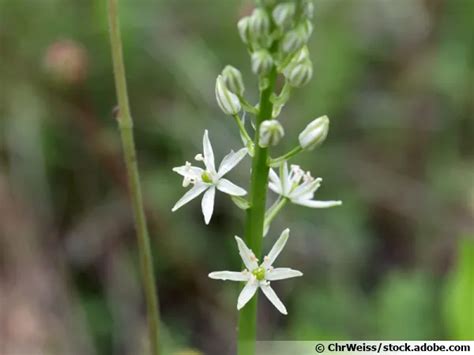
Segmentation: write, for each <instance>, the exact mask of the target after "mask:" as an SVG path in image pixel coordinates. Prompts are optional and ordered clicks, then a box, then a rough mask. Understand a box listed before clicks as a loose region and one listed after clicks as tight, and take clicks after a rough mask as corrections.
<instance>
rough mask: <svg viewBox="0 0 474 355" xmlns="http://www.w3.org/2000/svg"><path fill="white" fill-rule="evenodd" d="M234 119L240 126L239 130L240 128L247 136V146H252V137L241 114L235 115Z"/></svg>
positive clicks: (244, 135)
mask: <svg viewBox="0 0 474 355" xmlns="http://www.w3.org/2000/svg"><path fill="white" fill-rule="evenodd" d="M233 117H234V119H235V122H236V123H237V126H239V130H240V133H241V134H242V136H243V137H244V138H245V140H246V144H245V145H246V146H247V147H248V146H252V145H253V143H252V138H250V136H249V134H248V132H247V130H246V129H245V126H244V124H243V123H242V121H241V120H240V117H239V115H233Z"/></svg>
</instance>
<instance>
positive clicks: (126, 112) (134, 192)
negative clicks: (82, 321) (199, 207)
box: [109, 0, 160, 355]
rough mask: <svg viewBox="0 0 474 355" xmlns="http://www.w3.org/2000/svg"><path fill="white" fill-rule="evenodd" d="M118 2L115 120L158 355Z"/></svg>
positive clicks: (113, 1)
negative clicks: (116, 113) (116, 102)
mask: <svg viewBox="0 0 474 355" xmlns="http://www.w3.org/2000/svg"><path fill="white" fill-rule="evenodd" d="M117 1H118V0H109V30H110V43H111V48H112V60H113V65H114V76H115V86H116V90H117V98H118V104H119V114H118V116H117V119H118V123H119V129H120V136H121V140H122V147H123V153H124V158H125V165H126V169H127V176H128V185H129V190H130V198H131V202H132V208H133V213H134V219H135V228H136V233H137V239H138V252H139V259H140V270H141V274H142V278H143V286H144V289H145V299H146V304H147V311H148V330H149V337H150V345H151V354H152V355H159V354H160V347H159V319H160V318H159V309H158V294H157V291H156V285H155V275H154V270H153V259H152V258H153V257H152V254H151V247H150V238H149V236H148V229H147V224H146V217H145V210H144V207H143V198H142V191H141V186H140V175H139V173H138V167H137V157H136V150H135V141H134V137H133V120H132V116H131V114H130V107H129V102H128V93H127V81H126V77H125V66H124V62H123V52H122V39H121V35H120V25H119V18H118V9H117Z"/></svg>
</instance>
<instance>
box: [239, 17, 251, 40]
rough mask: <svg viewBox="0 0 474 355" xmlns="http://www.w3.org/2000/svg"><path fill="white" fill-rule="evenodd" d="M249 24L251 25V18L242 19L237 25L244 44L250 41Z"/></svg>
mask: <svg viewBox="0 0 474 355" xmlns="http://www.w3.org/2000/svg"><path fill="white" fill-rule="evenodd" d="M249 23H250V16H246V17H243V18H241V19H240V21H239V22H238V23H237V29H238V30H239V35H240V38H241V39H242V42H244V43H245V44H248V43H249V41H250V28H249Z"/></svg>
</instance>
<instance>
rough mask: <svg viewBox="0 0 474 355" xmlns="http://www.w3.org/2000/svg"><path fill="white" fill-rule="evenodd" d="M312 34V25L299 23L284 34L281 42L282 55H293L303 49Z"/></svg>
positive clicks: (307, 22)
mask: <svg viewBox="0 0 474 355" xmlns="http://www.w3.org/2000/svg"><path fill="white" fill-rule="evenodd" d="M312 32H313V25H312V24H311V22H309V21H305V22H303V23H300V24H299V25H298V26H297V27H296V28H295V29H294V30H291V31H289V32H287V33H286V34H285V36H284V37H283V40H282V42H281V49H282V51H283V52H284V53H287V54H289V53H293V52H296V51H297V50H298V49H300V48H301V47H303V45H304V44H305V43H306V42H307V41H308V39H309V37H310V36H311V33H312Z"/></svg>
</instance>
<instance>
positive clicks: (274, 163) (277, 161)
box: [268, 145, 303, 167]
mask: <svg viewBox="0 0 474 355" xmlns="http://www.w3.org/2000/svg"><path fill="white" fill-rule="evenodd" d="M302 151H303V148H302V147H301V146H300V145H298V146H296V147H294V148H293V149H292V150H290V151H289V152H288V153H286V154H283V155H282V156H279V157H278V158H275V159H268V165H269V166H271V167H275V166H278V165H280V164H281V163H283V162H285V161H287V160H288V159H290V158H292V157H294V156H295V155H296V154H298V153H300V152H302Z"/></svg>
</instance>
